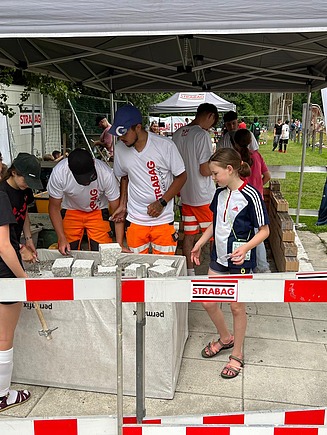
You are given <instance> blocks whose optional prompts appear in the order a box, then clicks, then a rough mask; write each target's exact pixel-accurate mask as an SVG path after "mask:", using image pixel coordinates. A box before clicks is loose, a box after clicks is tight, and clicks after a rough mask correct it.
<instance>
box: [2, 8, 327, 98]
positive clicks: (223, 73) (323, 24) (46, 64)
mask: <svg viewBox="0 0 327 435" xmlns="http://www.w3.org/2000/svg"><path fill="white" fill-rule="evenodd" d="M0 39H1V43H0V65H6V66H16V67H19V68H21V69H28V70H30V71H32V72H40V73H42V74H50V75H52V76H55V77H58V78H61V79H64V80H70V81H72V82H74V83H79V84H83V85H84V86H86V87H90V88H95V89H99V90H102V91H104V92H106V93H107V92H161V91H168V92H180V91H202V90H211V91H215V92H218V93H219V92H223V91H224V92H283V91H284V92H286V91H287V92H306V91H307V88H308V84H311V86H312V89H313V90H316V89H321V88H323V87H325V80H326V76H327V61H326V51H327V50H326V48H327V2H323V1H321V0H312V1H311V2H308V1H307V0H296V1H295V0H289V1H287V2H286V1H284V0H283V1H282V0H276V1H275V3H274V4H273V5H272V3H271V1H268V0H259V1H258V2H256V3H253V1H248V0H234V2H233V5H232V8H231V6H230V4H228V3H226V2H225V3H224V2H217V1H216V0H208V1H207V2H206V4H205V7H203V3H201V2H199V1H198V0H187V1H186V0H165V1H164V2H157V1H154V0H140V1H138V2H135V1H134V0H120V1H119V2H113V1H106V2H98V3H97V4H96V5H93V4H92V3H91V2H90V1H89V0H80V1H79V2H78V4H77V5H76V4H75V3H73V2H68V1H67V0H56V1H55V2H54V1H53V0H43V1H41V2H40V1H39V0H37V1H36V0H29V1H28V2H26V1H25V0H2V1H1V4H0Z"/></svg>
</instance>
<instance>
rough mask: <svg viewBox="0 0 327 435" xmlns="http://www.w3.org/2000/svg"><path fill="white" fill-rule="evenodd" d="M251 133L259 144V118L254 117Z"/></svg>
mask: <svg viewBox="0 0 327 435" xmlns="http://www.w3.org/2000/svg"><path fill="white" fill-rule="evenodd" d="M250 131H251V133H253V135H254V137H255V140H256V141H257V142H258V140H259V137H260V134H261V125H260V123H259V121H258V118H257V117H254V119H253V123H252V124H251V127H250Z"/></svg>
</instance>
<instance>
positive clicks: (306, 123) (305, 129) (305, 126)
mask: <svg viewBox="0 0 327 435" xmlns="http://www.w3.org/2000/svg"><path fill="white" fill-rule="evenodd" d="M310 101H311V83H308V91H307V110H306V112H305V119H302V131H303V132H304V135H303V139H302V159H301V172H300V184H299V195H298V200H297V209H296V221H295V224H296V225H297V226H298V225H299V221H300V208H301V196H302V187H303V178H304V163H305V153H306V148H307V141H308V131H309V126H310V122H311V120H310V119H309V117H310V109H309V106H310ZM303 121H304V124H303Z"/></svg>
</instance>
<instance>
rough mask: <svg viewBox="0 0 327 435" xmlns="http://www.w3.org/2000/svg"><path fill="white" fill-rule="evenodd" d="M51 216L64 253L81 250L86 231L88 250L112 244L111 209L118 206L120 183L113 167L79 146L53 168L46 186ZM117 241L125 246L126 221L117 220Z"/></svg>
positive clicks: (60, 248) (60, 249) (59, 246)
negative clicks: (124, 222) (103, 244)
mask: <svg viewBox="0 0 327 435" xmlns="http://www.w3.org/2000/svg"><path fill="white" fill-rule="evenodd" d="M47 189H48V193H49V215H50V219H51V222H52V225H53V227H54V229H55V231H56V233H57V236H58V249H59V251H60V252H61V254H63V255H65V254H67V253H69V251H70V250H71V249H80V245H81V241H82V238H83V235H84V231H86V233H87V237H88V240H89V249H91V250H92V251H96V250H98V249H99V243H111V242H112V238H111V236H110V223H109V209H108V204H109V207H110V210H111V212H114V211H115V210H116V208H117V207H118V205H119V184H118V181H117V179H116V178H115V176H114V173H113V170H112V169H111V168H109V167H108V165H106V164H105V163H104V162H102V161H100V160H97V159H95V160H94V159H93V158H92V156H91V154H90V153H89V152H88V151H86V150H84V149H82V148H77V149H75V150H74V151H72V152H71V153H70V154H69V156H68V158H67V159H64V160H62V161H61V162H59V163H58V164H57V165H56V166H55V167H54V168H53V170H52V173H51V175H50V178H49V182H48V185H47ZM115 231H116V240H117V243H119V244H120V245H121V246H122V247H123V238H124V224H123V223H115Z"/></svg>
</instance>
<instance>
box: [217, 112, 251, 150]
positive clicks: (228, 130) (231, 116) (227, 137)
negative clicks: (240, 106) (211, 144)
mask: <svg viewBox="0 0 327 435" xmlns="http://www.w3.org/2000/svg"><path fill="white" fill-rule="evenodd" d="M224 126H225V132H224V134H223V136H222V137H221V138H220V139H219V140H218V144H217V150H218V149H219V148H233V147H234V143H235V142H234V135H235V133H236V132H237V130H238V120H237V113H236V112H233V111H232V110H231V111H230V112H227V113H225V114H224ZM249 148H250V150H252V151H255V150H257V149H258V148H259V146H258V142H257V141H256V139H255V137H254V135H253V133H251V143H250V146H249Z"/></svg>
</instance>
